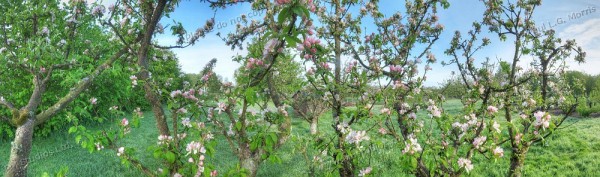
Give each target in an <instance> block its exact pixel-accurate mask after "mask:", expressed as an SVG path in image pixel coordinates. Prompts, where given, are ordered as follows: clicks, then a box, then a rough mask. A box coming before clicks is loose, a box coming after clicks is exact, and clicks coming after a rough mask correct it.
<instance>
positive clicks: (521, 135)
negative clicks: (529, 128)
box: [515, 133, 523, 143]
mask: <svg viewBox="0 0 600 177" xmlns="http://www.w3.org/2000/svg"><path fill="white" fill-rule="evenodd" d="M522 139H523V134H522V133H519V134H517V135H515V141H516V142H517V143H521V140H522Z"/></svg>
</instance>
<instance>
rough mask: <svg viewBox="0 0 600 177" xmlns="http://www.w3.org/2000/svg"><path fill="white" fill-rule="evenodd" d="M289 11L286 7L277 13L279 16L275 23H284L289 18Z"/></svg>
mask: <svg viewBox="0 0 600 177" xmlns="http://www.w3.org/2000/svg"><path fill="white" fill-rule="evenodd" d="M289 11H290V10H289V7H286V8H283V9H282V10H281V12H279V15H278V16H277V23H279V25H281V24H283V22H285V19H286V18H287V17H288V16H289Z"/></svg>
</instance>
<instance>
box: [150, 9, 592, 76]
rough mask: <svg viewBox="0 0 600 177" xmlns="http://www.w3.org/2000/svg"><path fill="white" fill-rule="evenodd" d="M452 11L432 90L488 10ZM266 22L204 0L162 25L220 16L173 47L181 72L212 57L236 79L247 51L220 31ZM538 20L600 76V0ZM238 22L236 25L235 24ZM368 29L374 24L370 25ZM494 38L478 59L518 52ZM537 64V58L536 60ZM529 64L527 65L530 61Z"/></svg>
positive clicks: (189, 24) (190, 25) (163, 40)
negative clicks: (199, 35) (458, 39)
mask: <svg viewBox="0 0 600 177" xmlns="http://www.w3.org/2000/svg"><path fill="white" fill-rule="evenodd" d="M450 3H451V5H450V7H449V8H448V9H441V10H439V12H438V16H439V17H440V23H441V24H443V25H444V26H445V30H444V32H443V33H442V36H441V38H440V40H438V42H437V43H436V44H434V46H433V48H432V53H434V54H435V55H436V57H437V59H438V62H437V64H434V65H432V68H433V70H432V71H430V72H429V73H428V75H427V76H428V80H427V81H426V82H425V85H426V86H435V85H438V84H439V83H442V82H443V81H444V80H446V79H448V78H449V77H450V73H451V72H452V71H455V70H456V66H453V65H451V66H442V65H441V64H440V62H441V61H448V60H449V59H450V57H448V56H446V55H444V54H443V51H444V50H446V48H447V47H448V44H449V43H450V40H451V38H452V36H453V34H454V31H457V30H458V31H461V32H462V33H463V34H464V33H466V32H467V31H468V30H470V29H471V24H472V23H473V22H474V21H480V20H481V17H482V14H483V11H484V6H483V5H482V3H481V1H479V0H450ZM380 8H381V9H380V11H382V12H384V13H386V14H392V13H394V12H396V11H400V12H401V13H403V12H402V9H404V1H398V0H381V2H380ZM243 14H245V15H247V16H248V17H250V18H252V17H256V18H260V17H261V16H263V15H264V12H261V11H252V10H251V8H250V5H249V4H248V3H244V4H240V5H236V6H233V7H228V8H226V9H217V10H216V11H215V10H214V9H211V8H210V7H208V4H206V3H201V2H199V1H198V0H192V1H182V2H181V4H180V5H179V7H178V8H177V9H176V10H175V12H174V13H172V14H170V17H171V18H170V19H167V18H164V19H163V20H161V23H163V25H164V24H169V23H171V22H172V21H173V20H176V21H179V22H181V23H182V24H183V25H184V27H185V28H186V29H187V30H188V31H194V30H195V29H196V28H198V27H200V26H203V25H204V23H205V21H206V20H207V19H209V18H212V17H215V22H216V25H217V26H216V28H215V31H213V32H212V33H209V34H208V35H207V36H206V37H205V38H203V39H200V40H199V41H198V42H197V43H196V45H194V46H191V47H187V48H184V49H173V51H174V52H175V54H176V55H177V56H178V58H179V62H180V65H181V69H182V70H183V72H186V73H198V72H199V71H200V70H201V69H202V68H203V66H204V65H205V64H206V63H207V62H208V61H209V60H211V59H212V58H216V59H217V65H216V67H215V70H214V71H215V72H216V73H217V74H219V75H221V76H223V77H224V78H225V79H227V80H230V81H231V80H233V73H234V71H235V69H237V68H238V67H239V66H240V65H239V64H238V63H236V62H233V61H232V60H231V58H232V57H233V56H236V55H245V54H247V52H246V51H245V50H238V49H236V50H232V49H231V48H230V47H229V46H226V45H225V42H223V40H221V38H219V37H217V36H216V34H217V33H221V34H222V35H224V36H225V35H226V34H227V33H229V32H232V31H233V29H234V27H233V26H234V24H235V22H236V19H237V17H240V16H241V15H243ZM534 14H535V15H534V20H535V21H536V24H537V25H538V26H545V28H546V29H554V30H555V31H556V32H557V34H558V36H559V37H561V38H563V39H575V40H576V41H577V44H579V45H580V46H582V47H583V49H584V50H585V51H586V52H587V58H586V63H584V64H578V63H576V62H575V61H573V60H572V59H571V60H569V62H568V64H569V68H570V70H577V71H583V72H586V73H590V74H594V75H595V74H600V68H598V67H600V1H598V0H571V1H563V0H545V1H542V5H541V6H539V7H537V9H536V12H535V13H534ZM232 22H233V23H232ZM363 25H364V26H366V27H367V28H369V27H373V24H369V22H365V24H363ZM488 36H489V38H490V39H492V45H491V46H490V47H487V48H484V49H483V50H482V51H481V52H480V53H479V54H478V55H477V57H476V60H478V59H484V58H485V57H490V58H499V59H509V58H510V54H511V53H512V51H513V50H512V43H511V42H509V41H507V42H500V41H498V40H497V35H488ZM155 40H157V41H158V43H159V44H163V45H168V44H173V43H174V41H175V38H174V37H172V36H170V35H168V34H165V35H159V36H157V37H156V38H155ZM530 61H531V60H530ZM525 63H527V62H525Z"/></svg>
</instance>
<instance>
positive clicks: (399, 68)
mask: <svg viewBox="0 0 600 177" xmlns="http://www.w3.org/2000/svg"><path fill="white" fill-rule="evenodd" d="M402 70H404V69H403V68H402V66H399V65H390V72H396V73H401V72H402Z"/></svg>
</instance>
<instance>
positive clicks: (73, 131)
mask: <svg viewBox="0 0 600 177" xmlns="http://www.w3.org/2000/svg"><path fill="white" fill-rule="evenodd" d="M76 131H77V127H74V126H73V127H70V128H69V134H71V133H75V132H76Z"/></svg>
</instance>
